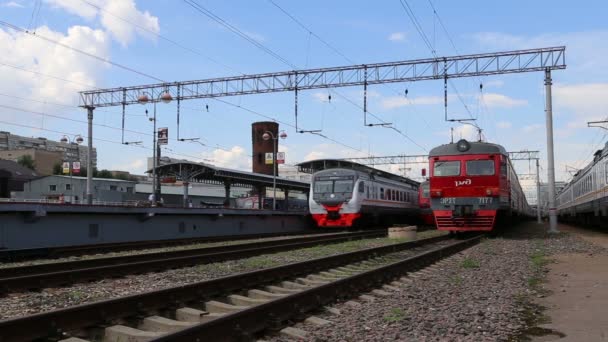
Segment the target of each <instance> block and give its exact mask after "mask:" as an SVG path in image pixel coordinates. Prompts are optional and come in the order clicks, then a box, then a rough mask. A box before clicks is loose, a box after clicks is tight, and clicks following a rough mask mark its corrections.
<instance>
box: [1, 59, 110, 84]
mask: <svg viewBox="0 0 608 342" xmlns="http://www.w3.org/2000/svg"><path fill="white" fill-rule="evenodd" d="M0 65H3V66H5V67H9V68H13V69H17V70H20V71H23V72H29V73H31V74H36V75H38V76H43V77H48V78H53V79H56V80H59V81H63V82H68V83H73V84H77V85H80V86H84V87H89V88H94V89H100V88H98V87H95V86H93V85H90V84H85V83H80V82H76V81H72V80H68V79H65V78H61V77H58V76H53V75H49V74H43V73H41V72H38V71H34V70H29V69H25V68H22V67H18V66H16V65H10V64H7V63H4V62H0Z"/></svg>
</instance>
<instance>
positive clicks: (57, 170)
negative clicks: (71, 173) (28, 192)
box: [53, 163, 63, 175]
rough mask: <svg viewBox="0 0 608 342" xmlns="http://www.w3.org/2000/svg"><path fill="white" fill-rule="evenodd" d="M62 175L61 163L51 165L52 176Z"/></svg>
mask: <svg viewBox="0 0 608 342" xmlns="http://www.w3.org/2000/svg"><path fill="white" fill-rule="evenodd" d="M62 173H63V167H62V166H61V163H55V164H54V165H53V174H54V175H60V174H62Z"/></svg>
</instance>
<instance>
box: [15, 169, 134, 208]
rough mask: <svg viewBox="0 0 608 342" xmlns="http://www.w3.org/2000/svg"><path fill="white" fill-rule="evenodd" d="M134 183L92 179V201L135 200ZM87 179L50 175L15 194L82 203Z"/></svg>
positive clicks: (29, 183) (33, 181) (21, 197)
mask: <svg viewBox="0 0 608 342" xmlns="http://www.w3.org/2000/svg"><path fill="white" fill-rule="evenodd" d="M135 184H136V182H132V181H126V180H121V179H105V178H93V189H91V192H92V193H93V200H96V201H103V202H126V201H129V200H132V199H134V198H135V196H134V194H135ZM86 190H87V178H86V177H76V176H73V177H70V176H60V175H52V176H46V177H42V178H38V179H34V180H31V181H29V182H28V183H25V185H24V187H23V192H20V193H16V194H15V198H20V199H47V200H59V199H60V198H62V197H63V199H64V200H65V201H66V202H78V201H83V200H84V199H85V198H86Z"/></svg>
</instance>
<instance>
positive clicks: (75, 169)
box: [72, 161, 80, 174]
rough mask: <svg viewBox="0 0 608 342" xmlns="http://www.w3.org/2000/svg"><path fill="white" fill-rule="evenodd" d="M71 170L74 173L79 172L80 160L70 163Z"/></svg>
mask: <svg viewBox="0 0 608 342" xmlns="http://www.w3.org/2000/svg"><path fill="white" fill-rule="evenodd" d="M72 172H73V173H74V174H79V173H80V162H78V161H75V162H73V163H72Z"/></svg>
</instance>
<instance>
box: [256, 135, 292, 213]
mask: <svg viewBox="0 0 608 342" xmlns="http://www.w3.org/2000/svg"><path fill="white" fill-rule="evenodd" d="M279 138H281V139H285V138H287V133H285V131H281V133H279V136H278V137H277V136H275V135H274V134H273V133H272V132H271V131H266V132H264V134H263V135H262V139H264V140H270V139H272V140H273V141H272V192H273V195H272V210H276V209H277V168H278V167H277V145H278V144H279V142H278V140H279Z"/></svg>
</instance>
